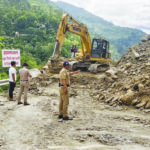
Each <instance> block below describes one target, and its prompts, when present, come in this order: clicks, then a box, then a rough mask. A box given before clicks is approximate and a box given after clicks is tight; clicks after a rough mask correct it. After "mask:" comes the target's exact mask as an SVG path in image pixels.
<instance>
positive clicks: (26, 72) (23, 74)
mask: <svg viewBox="0 0 150 150" xmlns="http://www.w3.org/2000/svg"><path fill="white" fill-rule="evenodd" d="M19 75H20V80H21V81H28V77H29V75H30V72H29V70H28V69H26V68H22V69H20V70H19Z"/></svg>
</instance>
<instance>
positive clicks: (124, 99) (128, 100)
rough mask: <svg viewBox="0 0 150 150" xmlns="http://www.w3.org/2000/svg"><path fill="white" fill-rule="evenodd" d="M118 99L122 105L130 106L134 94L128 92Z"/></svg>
mask: <svg viewBox="0 0 150 150" xmlns="http://www.w3.org/2000/svg"><path fill="white" fill-rule="evenodd" d="M120 99H121V101H122V102H123V104H126V105H130V104H131V103H132V100H133V99H134V92H133V91H131V90H128V91H127V94H125V95H123V96H121V98H120Z"/></svg>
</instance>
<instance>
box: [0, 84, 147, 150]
mask: <svg viewBox="0 0 150 150" xmlns="http://www.w3.org/2000/svg"><path fill="white" fill-rule="evenodd" d="M42 89H43V91H44V92H43V93H42V94H41V95H40V96H36V95H33V94H29V103H30V104H31V105H30V106H23V105H19V106H18V105H16V102H8V101H7V99H6V98H5V97H3V96H0V149H1V150H51V149H52V150H57V149H60V150H150V112H148V111H147V112H143V111H140V110H136V109H132V108H126V107H122V106H117V107H113V106H109V105H107V104H104V103H101V102H100V101H97V100H96V99H95V98H92V97H91V95H90V90H92V89H90V88H87V85H86V84H84V85H80V84H79V83H76V84H74V85H73V86H72V88H71V91H72V92H71V97H70V107H69V112H70V116H72V117H73V118H74V119H73V121H62V120H58V119H57V115H58V103H59V93H58V87H57V83H56V82H54V83H52V84H51V85H50V86H49V87H48V88H44V87H43V88H42ZM43 95H45V96H43Z"/></svg>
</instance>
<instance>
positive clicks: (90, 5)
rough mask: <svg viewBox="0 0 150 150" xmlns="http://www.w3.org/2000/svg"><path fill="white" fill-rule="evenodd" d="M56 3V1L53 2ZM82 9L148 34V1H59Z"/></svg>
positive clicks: (149, 7)
mask: <svg viewBox="0 0 150 150" xmlns="http://www.w3.org/2000/svg"><path fill="white" fill-rule="evenodd" d="M53 1H58V0H53ZM59 1H64V2H68V3H70V4H73V5H75V6H79V7H82V8H84V9H86V10H88V11H89V12H92V13H93V14H95V15H97V16H100V17H102V18H104V19H106V20H108V21H111V22H112V23H114V24H116V25H119V26H125V27H132V28H139V29H142V30H143V31H145V32H147V33H150V0H59Z"/></svg>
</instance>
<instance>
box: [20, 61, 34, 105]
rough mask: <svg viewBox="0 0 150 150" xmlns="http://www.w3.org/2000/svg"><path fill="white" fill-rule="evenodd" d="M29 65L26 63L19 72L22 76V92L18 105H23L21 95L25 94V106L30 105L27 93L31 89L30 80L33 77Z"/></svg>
mask: <svg viewBox="0 0 150 150" xmlns="http://www.w3.org/2000/svg"><path fill="white" fill-rule="evenodd" d="M28 66H29V65H28V64H27V63H24V64H23V68H22V69H20V70H19V76H20V92H19V96H18V105H20V104H23V103H22V102H21V95H22V93H23V92H24V105H29V103H28V102H27V92H28V89H29V78H31V77H32V75H31V74H30V72H29V70H28Z"/></svg>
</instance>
